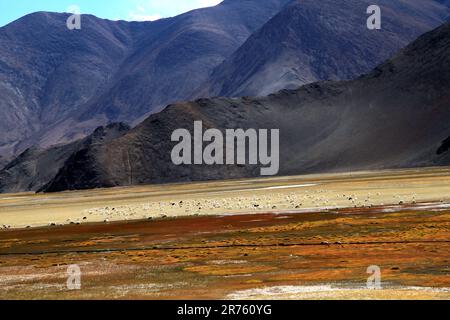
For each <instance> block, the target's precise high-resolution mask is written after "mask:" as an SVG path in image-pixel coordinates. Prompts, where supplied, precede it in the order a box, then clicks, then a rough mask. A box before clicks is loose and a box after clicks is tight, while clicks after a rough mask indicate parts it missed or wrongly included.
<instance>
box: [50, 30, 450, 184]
mask: <svg viewBox="0 0 450 320" xmlns="http://www.w3.org/2000/svg"><path fill="white" fill-rule="evenodd" d="M449 104H450V23H447V24H445V25H443V26H441V27H439V28H438V29H436V30H434V31H432V32H430V33H427V34H425V35H423V36H422V37H420V38H419V39H418V40H417V41H415V42H414V43H412V44H411V45H409V46H408V47H407V48H405V49H404V50H402V51H400V53H398V54H397V55H395V56H394V57H393V58H392V59H390V60H388V61H386V62H385V63H383V64H381V65H380V66H378V67H377V68H375V69H374V70H373V71H372V72H371V73H369V74H367V75H364V76H362V77H359V78H357V79H355V80H352V81H340V82H319V83H314V84H310V85H306V86H303V87H301V88H299V89H296V90H283V91H280V92H279V93H277V94H272V95H270V96H267V97H262V98H235V99H227V98H217V99H201V100H197V101H194V102H188V103H179V104H175V105H171V106H169V107H168V108H166V109H165V110H164V111H162V112H161V113H159V114H156V115H152V116H150V117H149V118H148V119H147V120H145V121H144V122H143V123H142V124H141V125H139V126H137V127H136V128H134V129H133V130H131V131H130V132H129V133H127V134H126V135H124V136H122V137H120V138H118V139H114V140H113V141H111V142H108V143H105V144H103V145H100V146H99V147H98V148H88V149H86V150H85V151H84V152H83V153H78V154H77V155H76V157H73V158H72V159H71V160H69V161H67V162H66V164H65V166H64V167H63V168H62V169H61V170H60V171H59V173H58V174H57V175H56V177H55V179H53V180H52V181H51V182H50V183H49V184H48V185H47V186H46V187H45V188H44V191H49V192H52V191H61V190H68V189H85V188H95V187H111V186H125V185H135V184H150V183H161V182H174V181H190V180H210V179H228V178H237V177H250V176H257V175H259V166H214V165H213V166H206V165H181V166H176V165H174V164H172V162H171V158H170V154H171V150H172V148H173V147H174V145H175V143H174V142H171V134H172V132H173V131H174V130H175V129H179V128H186V129H189V130H191V132H192V127H193V122H194V121H195V120H202V121H203V123H204V126H205V127H206V128H218V129H221V130H224V129H227V128H244V129H248V128H256V129H259V128H263V129H272V128H273V129H280V135H281V136H280V172H279V173H280V174H283V175H285V174H302V173H310V172H331V171H348V170H365V169H380V168H396V167H417V166H430V165H448V164H450V155H449V152H448V148H447V147H448V143H447V142H446V141H447V140H446V139H447V137H449V134H450V125H449V119H450V108H449V107H448V106H449Z"/></svg>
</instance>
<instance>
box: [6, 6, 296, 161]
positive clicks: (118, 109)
mask: <svg viewBox="0 0 450 320" xmlns="http://www.w3.org/2000/svg"><path fill="white" fill-rule="evenodd" d="M287 1H288V0H264V1H261V0H244V1H237V0H225V1H224V2H223V3H221V4H220V5H218V6H216V7H212V8H205V9H199V10H194V11H191V12H188V13H186V14H183V15H180V16H177V17H174V18H169V19H162V20H159V21H155V22H140V23H136V22H124V21H108V20H102V19H98V18H96V17H94V16H90V15H83V16H82V18H81V30H72V31H71V30H68V29H67V27H66V20H67V18H68V15H67V14H57V13H45V12H40V13H35V14H31V15H28V16H25V17H23V18H21V19H19V20H17V21H15V22H13V23H11V24H9V25H7V26H5V27H3V28H0V47H1V48H2V50H1V52H0V111H1V112H2V114H3V117H1V118H0V155H1V156H2V157H9V156H10V155H12V154H16V155H17V154H18V153H20V152H22V151H23V150H25V149H26V148H28V147H30V146H34V145H36V144H37V145H40V146H43V147H47V146H51V145H53V144H57V143H62V142H69V141H74V140H77V139H79V138H82V137H84V136H86V135H88V134H89V133H91V132H92V131H93V130H94V129H95V128H96V127H98V126H100V125H105V124H108V123H110V122H114V121H126V122H128V123H131V122H133V121H135V120H136V119H139V118H140V117H142V116H143V115H144V114H148V113H151V112H152V111H155V110H158V108H159V107H160V106H164V105H167V104H168V103H170V102H174V101H176V100H178V99H187V98H188V97H189V96H190V95H191V94H192V91H193V88H196V87H198V86H199V85H200V84H201V83H202V82H203V81H204V80H205V79H206V78H207V76H208V75H209V73H210V72H211V71H212V69H213V68H214V67H216V66H217V65H218V64H220V63H221V62H222V61H223V60H224V59H225V58H227V57H228V56H230V55H231V54H232V53H233V52H234V51H235V50H236V49H237V48H238V47H239V46H240V45H241V44H242V43H243V42H244V41H245V40H246V39H247V38H248V37H249V36H250V35H251V34H252V33H253V32H254V31H256V30H257V29H258V28H260V27H261V26H262V25H263V24H264V23H265V22H267V21H268V20H269V19H270V18H271V17H272V16H273V15H275V14H276V13H277V12H279V10H280V9H281V8H282V7H283V6H284V5H285V3H287Z"/></svg>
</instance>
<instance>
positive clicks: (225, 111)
mask: <svg viewBox="0 0 450 320" xmlns="http://www.w3.org/2000/svg"><path fill="white" fill-rule="evenodd" d="M368 4H370V2H369V1H366V0H362V1H356V0H343V1H338V2H337V1H331V0H324V1H322V2H320V3H319V2H317V1H310V0H298V1H281V0H278V1H276V0H263V1H256V0H242V1H237V0H225V1H224V2H223V3H222V4H220V5H219V6H216V7H213V8H207V9H201V10H194V11H191V12H189V13H186V14H184V15H181V16H177V17H174V18H170V19H162V20H159V21H156V22H143V23H137V22H135V23H130V22H123V21H118V22H113V21H107V20H101V19H98V18H95V17H93V16H82V29H81V30H75V31H73V32H72V31H69V30H68V29H66V28H65V20H66V19H67V17H68V15H67V14H51V13H36V14H33V15H30V16H26V17H24V18H22V19H20V20H18V21H16V22H14V23H12V24H10V25H8V26H6V27H4V28H0V44H2V46H3V47H4V48H5V50H4V52H3V51H2V54H0V97H2V99H0V109H1V110H2V111H4V114H5V116H4V117H3V118H2V119H0V131H1V135H0V166H1V165H2V163H3V164H7V165H6V166H5V168H4V169H3V170H0V192H19V191H36V190H40V191H62V190H72V189H85V188H95V187H111V186H119V185H120V186H122V185H134V184H146V183H162V182H175V181H176V182H179V181H192V180H211V179H225V178H227V179H228V178H240V177H251V176H256V175H258V173H259V168H258V167H257V166H226V167H222V166H201V165H200V166H175V165H173V164H172V162H171V159H170V150H171V148H172V147H173V143H172V142H171V140H170V135H171V133H172V132H173V130H175V129H178V128H186V129H192V126H193V122H194V121H195V120H202V121H203V122H204V125H205V127H210V128H213V127H214V128H219V129H222V130H224V129H226V128H265V129H270V128H274V129H280V132H281V140H280V142H281V146H280V148H281V163H280V168H281V171H280V174H300V173H307V172H324V171H342V170H360V169H380V168H393V167H415V166H427V165H445V164H449V155H448V149H449V148H448V145H449V144H448V140H449V139H450V137H449V136H450V132H449V131H450V130H449V126H448V125H447V122H448V121H445V119H448V115H449V114H448V113H449V112H448V111H446V110H445V109H446V107H445V106H446V105H447V106H448V103H449V101H450V100H449V96H448V93H449V92H450V90H449V89H450V88H449V85H448V83H449V80H450V79H449V74H450V70H449V60H448V58H447V57H448V54H449V48H448V40H449V30H448V29H449V25H448V24H445V25H443V26H441V27H440V28H438V29H436V30H434V31H433V32H431V33H427V34H425V35H424V36H422V37H421V38H420V39H419V40H417V41H415V42H414V43H413V44H411V45H409V46H408V47H407V48H406V49H403V50H401V51H400V52H399V50H400V49H401V48H403V47H404V46H406V45H407V44H408V43H409V42H411V41H412V40H414V39H415V38H417V37H418V36H419V35H420V34H422V33H424V32H426V31H429V30H431V29H433V28H435V27H437V26H439V25H441V24H442V23H443V22H444V21H445V20H448V12H449V2H448V1H446V0H445V1H442V0H410V1H402V0H393V1H385V0H381V1H379V5H380V7H381V9H382V29H381V30H369V29H367V27H366V19H367V17H368V15H367V14H366V9H367V6H368ZM397 52H399V53H397ZM395 53H397V54H395ZM392 56H393V58H392V59H389V60H387V62H384V63H383V64H381V65H379V64H380V63H382V62H383V61H384V60H386V59H387V58H388V57H392ZM377 65H379V66H378V67H376V66H377ZM373 68H375V69H374V70H372V69H373ZM370 70H372V71H370ZM350 79H354V80H350ZM329 80H333V81H329ZM315 81H319V82H315ZM310 83H311V84H310ZM301 85H303V86H302V87H300V88H299V86H301ZM278 90H280V91H279V92H277V91H278ZM272 92H274V93H273V94H270V93H272ZM249 95H252V96H260V97H259V98H252V97H248V96H249ZM214 96H222V97H220V98H208V97H214ZM234 96H244V97H243V98H231V97H234ZM200 97H201V98H200ZM227 97H228V98H227ZM188 98H191V99H192V100H193V101H192V102H177V103H171V102H176V101H183V100H186V99H188ZM197 98H199V99H197ZM169 103H171V104H170V105H169V106H167V107H166V108H164V107H165V106H166V105H167V104H169ZM447 109H448V108H447ZM149 115H150V116H149ZM113 122H116V123H113ZM122 122H126V123H128V124H130V123H132V124H138V123H139V124H138V125H137V126H136V127H135V128H133V129H130V128H129V126H128V125H127V124H125V123H122ZM99 126H100V127H99ZM97 127H98V128H97ZM95 128H97V129H96V130H95ZM94 130H95V131H94ZM93 131H94V133H93V134H92V135H90V133H91V132H93ZM16 155H18V156H17V157H16V158H15V159H14V160H13V161H12V162H11V161H10V159H11V157H15V156H16ZM50 164H51V165H50Z"/></svg>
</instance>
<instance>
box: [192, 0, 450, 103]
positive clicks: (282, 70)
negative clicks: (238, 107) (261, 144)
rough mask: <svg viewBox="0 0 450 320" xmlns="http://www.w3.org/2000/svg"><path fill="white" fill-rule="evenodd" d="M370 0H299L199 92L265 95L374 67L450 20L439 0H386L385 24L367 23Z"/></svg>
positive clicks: (202, 94)
mask: <svg viewBox="0 0 450 320" xmlns="http://www.w3.org/2000/svg"><path fill="white" fill-rule="evenodd" d="M372 4H374V3H373V1H370V0H343V1H335V0H323V1H316V0H297V1H294V2H293V3H292V4H290V5H288V6H286V7H285V9H284V10H282V11H281V12H280V13H279V14H278V15H276V16H275V17H274V18H272V19H271V20H270V21H269V22H268V23H266V24H265V25H264V27H262V28H261V29H260V30H259V31H258V32H256V33H255V34H253V35H252V36H251V37H250V38H249V39H248V40H247V41H246V42H245V43H244V44H243V45H242V46H241V47H240V48H239V50H238V51H236V52H235V53H234V54H233V55H232V56H231V57H230V58H229V59H227V60H226V61H225V62H223V63H222V64H221V65H220V66H218V67H217V68H216V69H215V70H214V71H213V73H212V75H211V76H210V78H209V79H208V80H207V81H206V82H205V84H204V85H203V86H201V88H200V89H199V90H198V92H197V93H196V97H207V96H246V95H250V96H259V95H267V94H270V93H273V92H276V91H278V90H281V89H294V88H297V87H299V86H300V85H304V84H307V83H311V82H316V81H320V80H345V79H353V78H354V77H356V76H358V75H361V74H363V73H367V72H369V71H370V70H372V69H373V68H374V67H375V66H377V65H378V64H379V63H381V62H383V61H384V60H386V59H388V58H389V57H391V56H392V55H393V54H394V53H396V52H397V51H398V50H399V49H401V48H403V47H404V46H406V45H407V44H408V43H410V42H411V41H413V40H415V39H416V38H417V37H418V36H419V35H421V34H423V33H425V32H427V31H429V30H431V29H434V28H436V27H437V26H439V25H441V24H442V23H443V22H444V21H445V20H448V19H450V17H449V13H450V4H449V3H448V2H445V1H436V0H411V1H397V0H395V1H392V0H381V1H377V2H376V4H377V5H379V6H380V8H381V22H382V24H381V27H382V28H381V30H369V29H368V28H367V21H366V20H367V18H368V17H369V15H368V14H366V10H367V8H368V6H369V5H372Z"/></svg>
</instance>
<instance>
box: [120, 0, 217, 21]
mask: <svg viewBox="0 0 450 320" xmlns="http://www.w3.org/2000/svg"><path fill="white" fill-rule="evenodd" d="M221 2H222V0H164V1H162V0H134V1H133V3H134V4H135V6H136V7H135V9H134V10H132V11H130V12H129V13H128V17H127V20H131V21H155V20H158V19H161V18H166V17H172V16H175V15H178V14H181V13H184V12H187V11H190V10H193V9H198V8H205V7H212V6H215V5H218V4H219V3H221Z"/></svg>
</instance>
